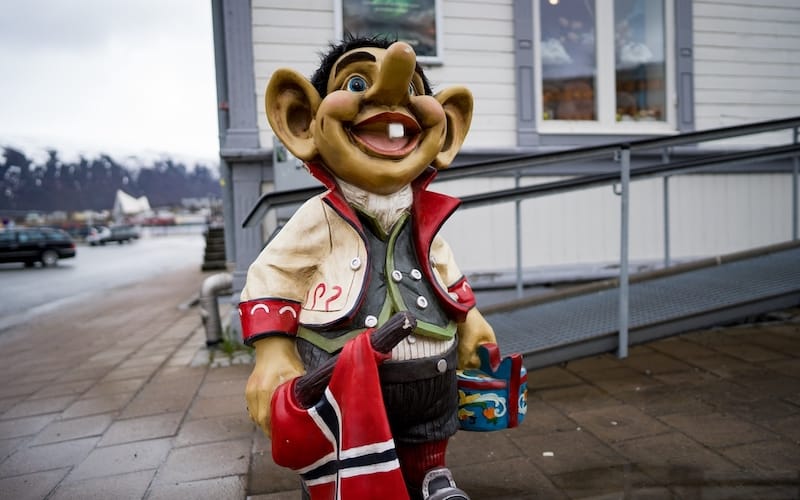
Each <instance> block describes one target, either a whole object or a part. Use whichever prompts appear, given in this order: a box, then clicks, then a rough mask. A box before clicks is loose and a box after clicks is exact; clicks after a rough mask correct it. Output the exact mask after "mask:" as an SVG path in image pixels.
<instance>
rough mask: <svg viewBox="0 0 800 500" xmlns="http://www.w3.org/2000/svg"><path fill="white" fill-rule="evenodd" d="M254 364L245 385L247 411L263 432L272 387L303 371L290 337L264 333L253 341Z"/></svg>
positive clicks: (268, 414)
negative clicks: (269, 335)
mask: <svg viewBox="0 0 800 500" xmlns="http://www.w3.org/2000/svg"><path fill="white" fill-rule="evenodd" d="M254 346H255V349H256V354H255V361H256V363H255V366H254V367H253V371H252V373H250V378H249V379H248V380H247V387H246V388H245V399H246V400H247V412H248V413H249V414H250V419H251V420H252V421H253V422H255V423H256V424H257V425H258V426H259V427H261V429H262V430H263V431H264V433H265V434H266V435H267V436H269V435H270V428H269V423H270V402H271V401H272V394H273V393H274V392H275V389H276V388H277V387H278V386H279V385H281V384H282V383H284V382H288V381H289V380H292V379H293V378H295V377H299V376H300V375H303V374H304V373H305V370H304V369H303V363H302V362H301V361H300V356H298V354H297V349H296V348H295V344H294V340H293V339H290V338H287V337H267V338H265V339H262V340H258V341H256V342H255V344H254Z"/></svg>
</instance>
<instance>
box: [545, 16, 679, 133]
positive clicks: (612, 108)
mask: <svg viewBox="0 0 800 500" xmlns="http://www.w3.org/2000/svg"><path fill="white" fill-rule="evenodd" d="M671 3H672V0H538V1H537V2H536V3H535V4H534V5H535V9H534V25H535V26H536V27H537V28H538V40H539V43H538V44H537V47H536V49H537V50H536V59H537V61H538V63H539V75H541V78H540V80H539V81H538V82H537V84H538V85H539V88H538V92H537V95H538V99H539V103H540V106H539V107H538V109H540V110H541V113H540V116H539V117H538V119H539V127H538V128H539V130H540V131H541V132H545V133H547V132H566V131H576V132H581V131H586V132H600V131H602V132H613V131H617V130H618V131H620V132H630V131H631V130H632V129H634V130H636V131H645V132H647V131H657V130H659V129H661V130H667V129H674V121H675V118H674V110H673V107H672V106H671V103H672V102H673V99H671V98H670V97H669V96H672V95H673V93H674V90H673V84H672V80H673V79H672V78H671V77H670V75H671V74H672V73H673V72H674V70H673V66H674V64H673V63H672V52H673V50H672V48H671V47H672V43H671V41H672V34H671V32H670V29H668V27H670V26H672V25H673V24H672V21H671V18H670V15H669V13H670V12H671V9H670V6H671V5H670V4H671ZM536 20H538V22H537V21H536ZM535 29H536V28H535Z"/></svg>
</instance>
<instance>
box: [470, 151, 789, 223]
mask: <svg viewBox="0 0 800 500" xmlns="http://www.w3.org/2000/svg"><path fill="white" fill-rule="evenodd" d="M798 154H800V144H790V145H788V146H774V147H765V148H761V149H756V150H750V151H746V152H740V153H727V154H714V155H709V156H703V157H701V158H691V159H688V160H681V161H674V162H668V163H658V164H654V165H648V166H644V167H637V168H635V169H632V170H631V180H639V179H644V178H647V177H658V176H664V175H669V174H675V173H686V172H688V171H694V170H699V169H704V168H708V167H710V166H713V165H719V164H727V165H731V164H736V163H748V162H751V161H753V160H755V159H762V160H774V159H779V158H790V157H793V156H797V155H798ZM619 176H620V174H619V172H607V173H602V174H590V175H583V176H576V177H571V178H569V179H564V180H559V181H553V182H547V183H543V184H535V185H532V186H524V187H514V188H508V189H500V190H497V191H488V192H484V193H478V194H472V195H467V196H461V208H475V207H480V206H485V205H496V204H498V203H506V202H511V201H518V200H523V199H527V198H535V197H538V196H546V195H551V194H557V193H563V192H567V191H573V190H578V189H586V188H590V187H597V186H604V185H608V184H615V183H617V182H619Z"/></svg>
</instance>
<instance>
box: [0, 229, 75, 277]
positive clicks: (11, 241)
mask: <svg viewBox="0 0 800 500" xmlns="http://www.w3.org/2000/svg"><path fill="white" fill-rule="evenodd" d="M71 257H75V242H74V241H73V240H72V238H71V237H70V235H69V234H67V233H66V232H65V231H62V230H61V229H52V228H47V227H20V228H13V229H3V230H0V262H23V263H24V264H25V266H26V267H31V266H33V265H34V263H36V262H41V263H42V265H43V266H54V265H56V264H57V263H58V259H69V258H71Z"/></svg>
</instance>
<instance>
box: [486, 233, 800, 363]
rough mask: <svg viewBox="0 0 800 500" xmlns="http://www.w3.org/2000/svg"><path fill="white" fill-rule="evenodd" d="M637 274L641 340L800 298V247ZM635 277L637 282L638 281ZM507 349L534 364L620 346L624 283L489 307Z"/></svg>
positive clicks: (633, 315)
mask: <svg viewBox="0 0 800 500" xmlns="http://www.w3.org/2000/svg"><path fill="white" fill-rule="evenodd" d="M786 246H788V247H789V248H779V249H775V250H771V251H768V252H767V253H763V254H756V255H751V256H747V257H737V258H735V259H733V260H732V261H730V262H722V263H720V264H716V263H714V264H713V265H707V266H705V267H699V268H697V267H693V268H691V269H688V270H683V271H680V270H678V271H673V272H670V273H666V275H664V274H665V273H653V274H654V276H653V277H642V278H636V279H632V282H631V284H630V295H629V297H630V299H629V311H630V320H629V338H630V345H635V344H639V343H643V342H647V341H650V340H654V339H657V338H661V337H666V336H669V335H677V334H679V333H684V332H686V331H690V330H693V329H698V328H707V327H710V326H714V325H720V324H724V323H729V322H732V321H736V320H739V319H743V318H746V317H749V316H753V315H757V314H763V313H766V312H771V311H775V310H778V309H781V308H786V307H791V306H795V305H798V304H800V246H798V245H796V244H790V245H784V247H786ZM634 281H635V282H634ZM484 315H485V316H486V318H487V320H489V322H490V323H491V324H492V326H493V327H494V329H495V332H496V334H497V338H498V342H499V344H500V346H501V348H502V351H503V352H506V353H510V352H519V353H522V354H523V356H524V359H525V366H526V367H527V368H528V369H536V368H541V367H544V366H549V365H553V364H557V363H560V362H563V361H568V360H571V359H576V358H580V357H584V356H589V355H594V354H599V353H603V352H610V351H615V350H616V348H617V342H618V331H619V288H618V286H617V285H616V283H615V284H614V286H608V287H606V288H604V289H594V290H589V291H586V292H585V293H580V294H578V295H572V296H567V297H562V298H559V299H557V300H554V299H549V298H546V297H545V298H536V299H533V300H530V301H528V302H526V301H524V300H523V301H517V302H514V303H507V304H500V305H497V306H493V307H490V308H489V309H487V310H484Z"/></svg>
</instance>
